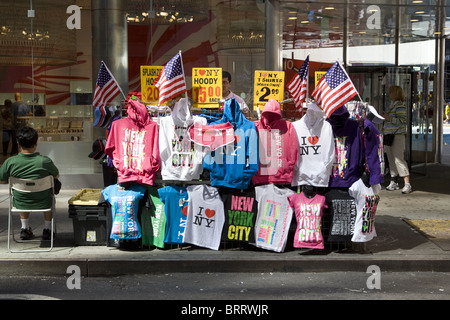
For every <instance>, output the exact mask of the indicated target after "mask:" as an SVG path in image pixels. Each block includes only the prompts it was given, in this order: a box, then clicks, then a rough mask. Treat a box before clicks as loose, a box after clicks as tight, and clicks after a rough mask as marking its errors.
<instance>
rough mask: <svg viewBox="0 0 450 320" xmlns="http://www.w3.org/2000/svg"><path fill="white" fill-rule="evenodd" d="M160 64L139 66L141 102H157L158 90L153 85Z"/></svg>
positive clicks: (160, 68) (160, 67)
mask: <svg viewBox="0 0 450 320" xmlns="http://www.w3.org/2000/svg"><path fill="white" fill-rule="evenodd" d="M162 68H163V67H162V66H141V95H142V97H141V99H142V102H145V103H150V104H158V102H159V90H158V89H157V88H156V87H155V79H156V78H157V77H158V75H159V73H160V72H161V70H162Z"/></svg>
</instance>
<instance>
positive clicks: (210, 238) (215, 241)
mask: <svg viewBox="0 0 450 320" xmlns="http://www.w3.org/2000/svg"><path fill="white" fill-rule="evenodd" d="M187 192H188V195H189V204H188V215H187V221H186V232H185V235H184V241H185V242H186V243H191V244H194V245H197V246H200V247H205V248H209V249H213V250H218V249H219V245H220V239H221V234H222V228H223V223H224V220H225V216H224V210H223V202H222V199H221V198H220V195H219V191H218V189H217V188H215V187H211V186H207V185H204V184H203V185H192V186H188V187H187Z"/></svg>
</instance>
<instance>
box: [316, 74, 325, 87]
mask: <svg viewBox="0 0 450 320" xmlns="http://www.w3.org/2000/svg"><path fill="white" fill-rule="evenodd" d="M326 73H327V72H326V71H316V72H315V73H314V82H315V86H316V87H317V84H318V83H319V81H320V79H322V77H323V76H324V75H325V74H326Z"/></svg>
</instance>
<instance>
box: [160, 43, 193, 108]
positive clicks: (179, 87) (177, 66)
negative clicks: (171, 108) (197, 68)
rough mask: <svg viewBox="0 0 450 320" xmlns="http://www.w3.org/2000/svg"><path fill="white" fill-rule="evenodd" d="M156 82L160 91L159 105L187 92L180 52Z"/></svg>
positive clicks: (162, 71)
mask: <svg viewBox="0 0 450 320" xmlns="http://www.w3.org/2000/svg"><path fill="white" fill-rule="evenodd" d="M155 82H156V84H155V87H156V88H158V90H159V104H158V105H161V104H163V103H165V102H167V101H169V100H171V99H173V98H175V97H176V96H178V95H180V94H182V93H185V92H186V81H185V79H184V72H183V61H182V59H181V53H180V52H178V53H177V55H176V56H175V57H173V58H172V59H171V60H170V61H169V62H168V63H167V64H166V65H165V66H164V68H163V69H162V70H161V72H160V73H159V75H158V77H157V78H156V79H155Z"/></svg>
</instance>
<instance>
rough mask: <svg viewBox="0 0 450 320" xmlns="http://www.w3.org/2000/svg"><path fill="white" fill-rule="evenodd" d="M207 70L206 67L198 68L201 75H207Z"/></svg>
mask: <svg viewBox="0 0 450 320" xmlns="http://www.w3.org/2000/svg"><path fill="white" fill-rule="evenodd" d="M205 72H206V70H205V69H200V70H198V73H200V75H201V76H204V75H205Z"/></svg>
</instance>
